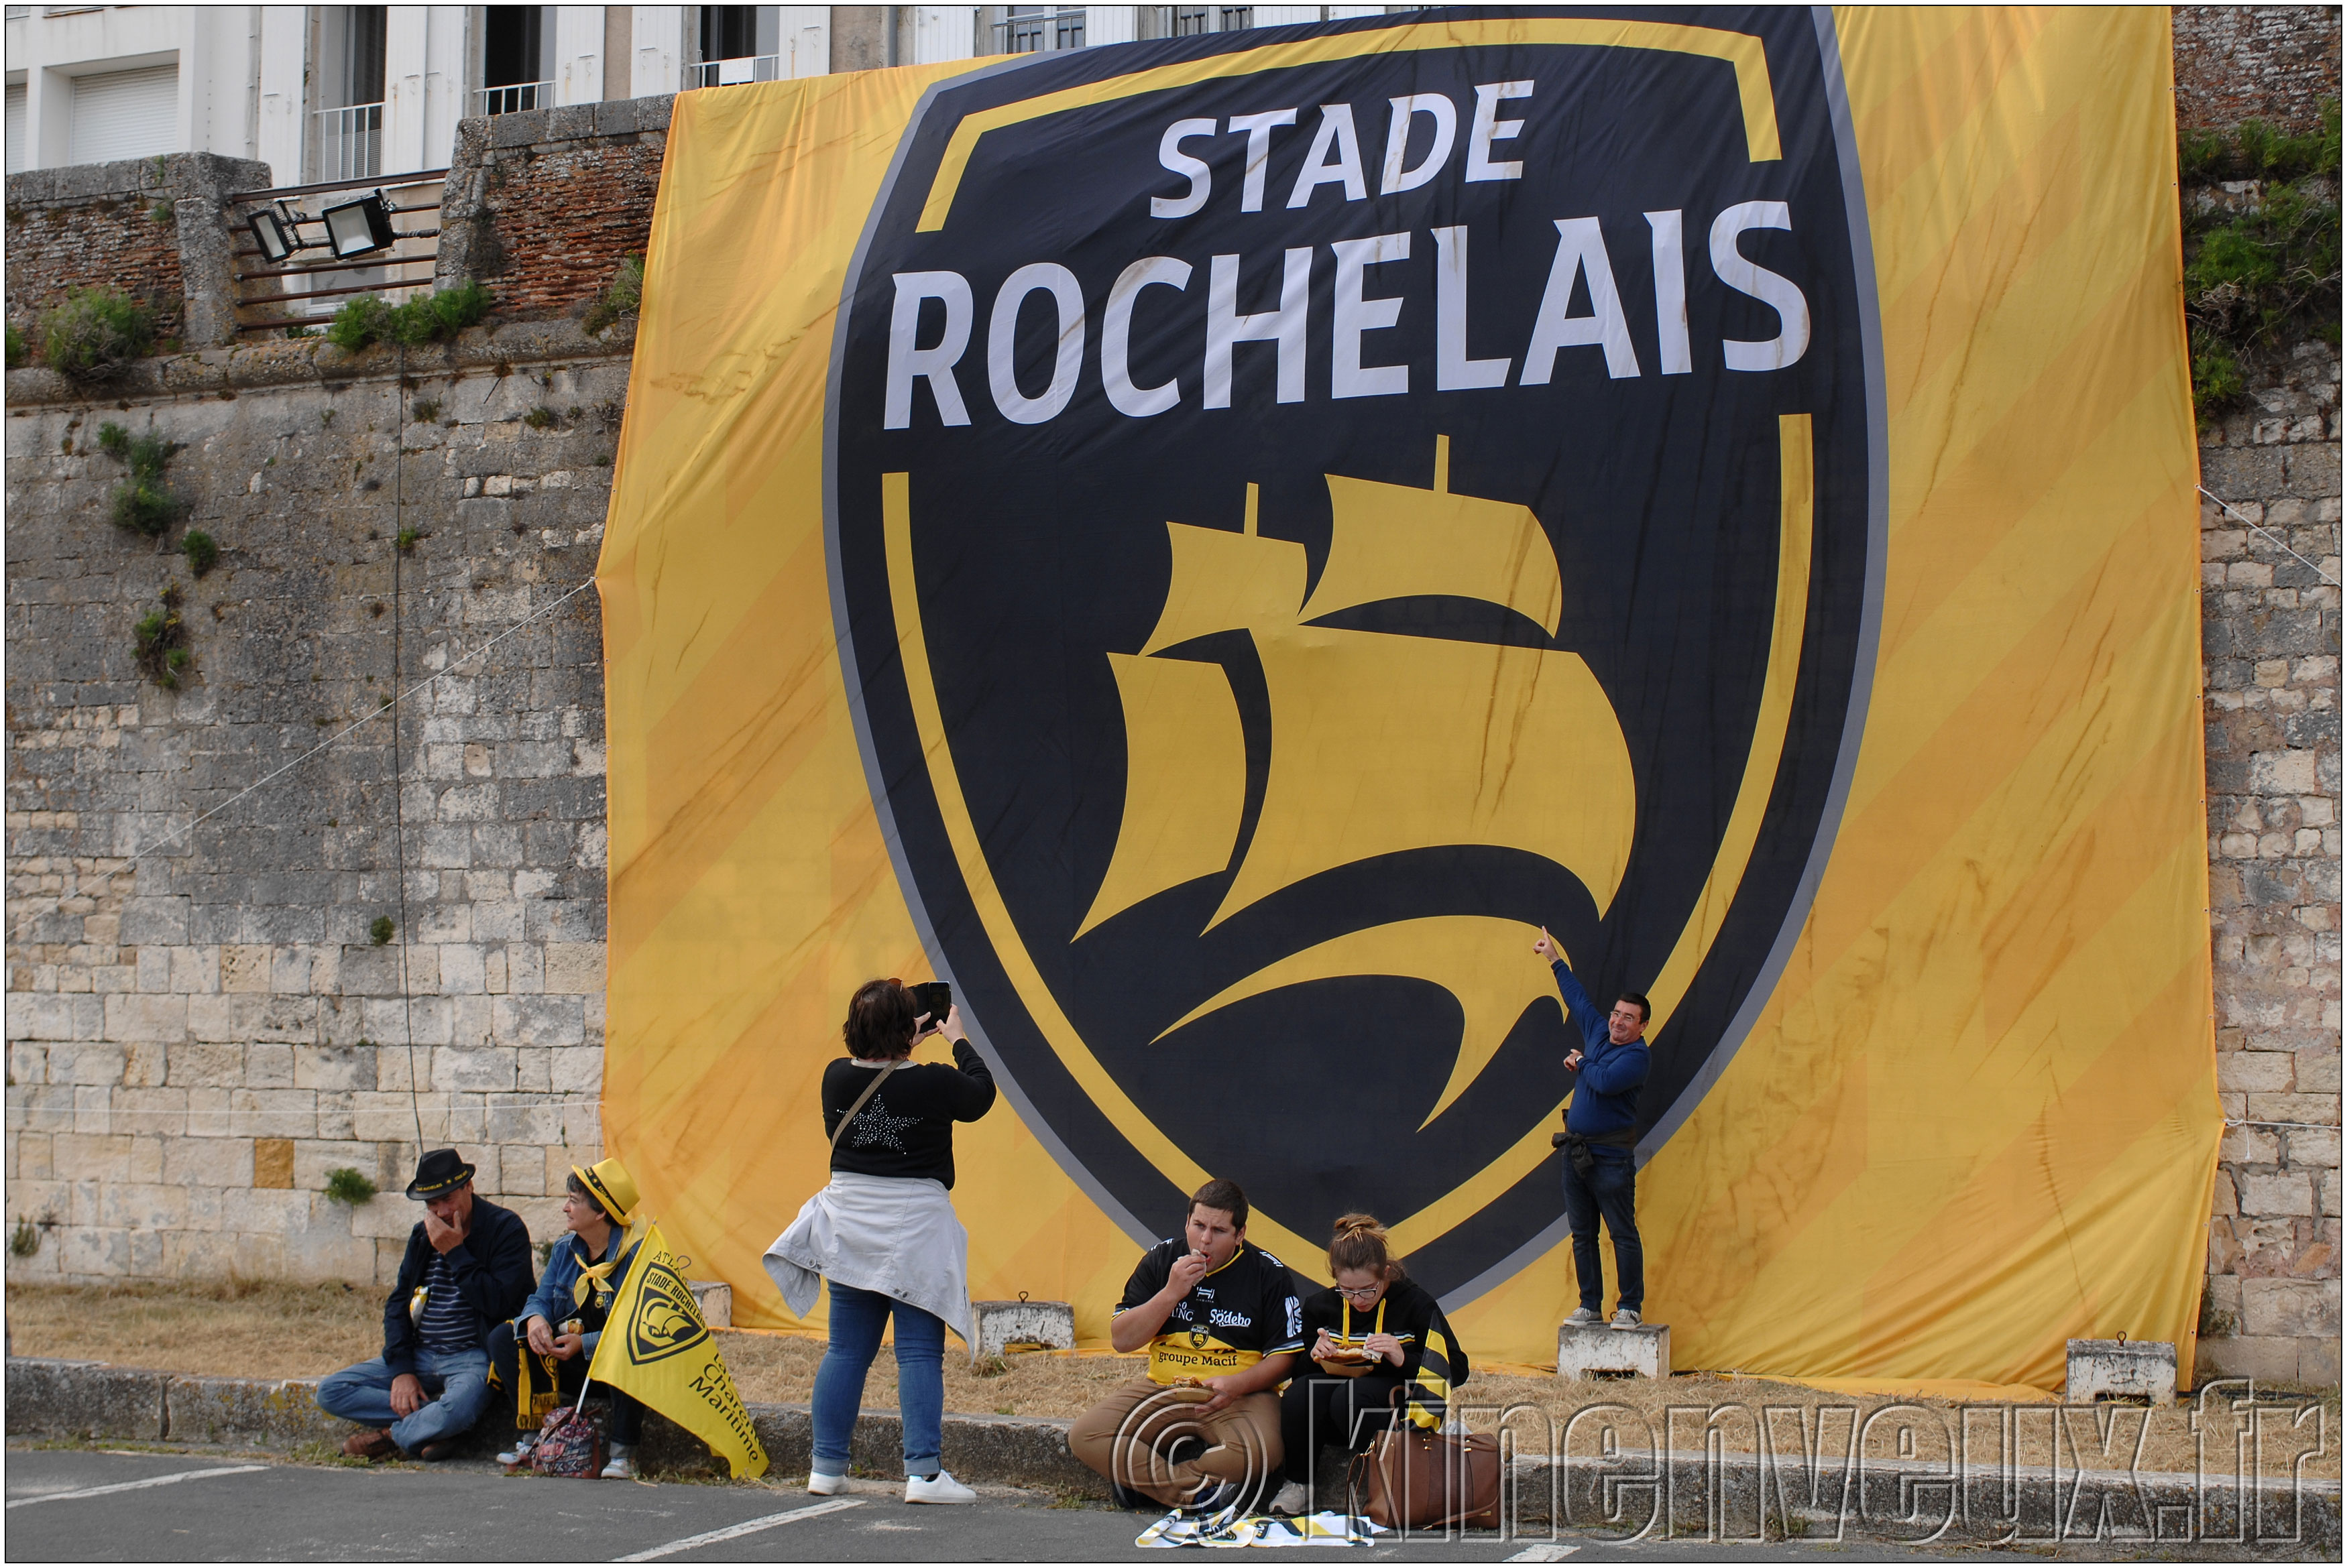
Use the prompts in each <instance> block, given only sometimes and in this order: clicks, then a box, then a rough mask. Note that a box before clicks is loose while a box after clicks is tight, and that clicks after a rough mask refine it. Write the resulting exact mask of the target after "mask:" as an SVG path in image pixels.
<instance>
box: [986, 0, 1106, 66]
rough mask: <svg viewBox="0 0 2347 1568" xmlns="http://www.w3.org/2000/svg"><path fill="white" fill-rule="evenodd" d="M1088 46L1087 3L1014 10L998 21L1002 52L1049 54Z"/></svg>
mask: <svg viewBox="0 0 2347 1568" xmlns="http://www.w3.org/2000/svg"><path fill="white" fill-rule="evenodd" d="M1083 46H1084V7H1082V6H1081V5H1074V6H1067V7H1063V8H1061V9H1059V10H1051V9H1049V8H1040V9H1037V10H1032V11H1013V12H1012V13H1011V14H1010V16H1009V17H1007V18H1006V19H1004V20H1002V21H1000V22H997V23H996V24H995V25H994V52H995V53H996V54H998V55H1038V54H1049V53H1052V52H1054V51H1057V50H1060V49H1081V48H1082V47H1083Z"/></svg>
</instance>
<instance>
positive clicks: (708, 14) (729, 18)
mask: <svg viewBox="0 0 2347 1568" xmlns="http://www.w3.org/2000/svg"><path fill="white" fill-rule="evenodd" d="M761 9H763V7H761V6H757V5H703V6H702V8H701V57H702V59H703V60H747V59H754V58H755V57H756V56H760V55H763V54H767V53H770V51H768V50H764V49H761V48H759V47H758V13H759V11H760V10H761Z"/></svg>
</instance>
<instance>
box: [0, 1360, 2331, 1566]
mask: <svg viewBox="0 0 2347 1568" xmlns="http://www.w3.org/2000/svg"><path fill="white" fill-rule="evenodd" d="M7 1371H8V1380H7V1430H8V1435H10V1436H11V1437H51V1438H76V1439H115V1440H118V1441H119V1440H127V1441H141V1442H164V1441H169V1442H200V1443H215V1444H221V1445H227V1446H233V1447H245V1448H258V1449H281V1450H282V1449H291V1448H295V1447H298V1446H300V1445H302V1444H304V1443H309V1442H327V1443H333V1444H337V1445H338V1444H339V1443H340V1442H341V1441H342V1440H343V1437H344V1436H345V1435H347V1434H348V1433H349V1431H351V1426H350V1423H348V1422H347V1421H342V1420H335V1419H334V1418H333V1417H331V1416H328V1415H327V1414H325V1412H323V1410H319V1409H318V1408H317V1403H316V1398H317V1387H318V1385H317V1382H316V1380H313V1379H307V1378H290V1379H285V1380H281V1381H267V1380H258V1379H241V1378H190V1377H182V1376H179V1375H176V1374H174V1373H170V1372H163V1371H153V1370H149V1369H141V1368H134V1367H114V1366H108V1365H106V1364H104V1363H102V1362H96V1361H53V1360H42V1359H34V1358H29V1357H15V1356H12V1357H10V1358H9V1359H8V1369H7ZM749 1409H750V1413H751V1416H752V1418H753V1420H755V1421H756V1422H757V1428H758V1440H759V1441H760V1442H761V1443H762V1444H764V1447H765V1450H766V1454H767V1458H768V1459H769V1461H771V1463H772V1466H773V1473H774V1474H775V1475H779V1476H789V1475H794V1474H795V1475H803V1474H805V1471H806V1469H807V1461H808V1458H809V1455H810V1453H811V1451H812V1448H813V1437H814V1429H813V1423H812V1420H811V1418H810V1416H809V1413H808V1410H807V1407H806V1406H805V1405H764V1404H755V1405H752V1406H750V1407H749ZM1071 1424H1072V1423H1071V1422H1069V1421H1065V1420H1051V1419H1048V1418H1044V1417H1036V1416H977V1415H958V1414H953V1413H950V1412H948V1414H947V1416H946V1418H945V1433H944V1436H945V1451H944V1456H943V1457H944V1461H945V1466H946V1468H947V1469H948V1470H949V1471H952V1472H953V1473H954V1474H955V1475H956V1476H958V1477H959V1478H960V1479H962V1480H964V1481H971V1482H979V1483H985V1484H990V1485H999V1486H1016V1487H1025V1488H1030V1489H1036V1490H1041V1491H1047V1492H1057V1493H1060V1494H1061V1495H1065V1496H1075V1497H1084V1498H1096V1499H1105V1498H1106V1497H1107V1496H1108V1484H1107V1482H1106V1481H1104V1480H1103V1479H1102V1477H1100V1476H1099V1475H1097V1474H1095V1473H1093V1472H1092V1471H1091V1470H1088V1469H1086V1468H1085V1467H1084V1466H1083V1465H1082V1464H1081V1463H1079V1462H1078V1461H1077V1460H1076V1458H1075V1456H1074V1455H1073V1454H1071V1452H1069V1451H1068V1430H1069V1427H1070V1426H1071ZM900 1431H901V1429H900V1427H899V1425H898V1421H897V1415H896V1412H894V1411H893V1410H866V1411H865V1412H864V1413H863V1416H862V1419H860V1420H858V1421H857V1422H856V1437H855V1441H854V1448H853V1462H854V1464H855V1465H856V1468H857V1469H858V1470H859V1471H863V1472H865V1473H866V1474H869V1475H875V1476H884V1477H885V1476H897V1475H901V1474H902V1473H903V1470H902V1465H901V1455H902V1452H903V1450H902V1448H901V1440H900V1436H899V1434H900ZM500 1435H502V1434H501V1431H499V1429H497V1427H496V1425H495V1423H493V1422H492V1423H487V1426H486V1428H485V1430H483V1431H480V1432H479V1434H478V1435H477V1436H476V1437H475V1438H474V1440H473V1441H472V1442H471V1443H469V1444H468V1445H467V1451H468V1453H469V1454H470V1455H471V1456H473V1457H478V1458H486V1457H487V1455H488V1454H490V1453H491V1452H493V1451H495V1449H496V1447H497V1441H496V1440H497V1437H498V1436H500ZM2228 1457H2229V1456H2228ZM644 1458H645V1460H646V1461H648V1462H649V1463H650V1464H651V1465H653V1466H656V1467H658V1468H661V1469H663V1470H667V1471H686V1472H696V1473H713V1472H716V1471H721V1470H722V1469H723V1465H722V1462H721V1461H718V1460H717V1459H715V1458H714V1457H713V1456H712V1454H711V1453H710V1451H708V1449H707V1448H705V1447H704V1446H702V1443H701V1442H700V1441H699V1440H698V1439H696V1438H694V1437H692V1435H691V1434H690V1433H688V1432H686V1431H683V1430H682V1428H680V1427H678V1426H676V1425H675V1424H674V1423H672V1422H671V1421H669V1420H666V1419H665V1418H663V1417H661V1416H659V1415H657V1414H655V1415H653V1416H652V1417H651V1420H650V1422H649V1423H648V1425H647V1427H646V1430H645V1433H644ZM1319 1474H1320V1485H1319V1487H1318V1493H1319V1502H1320V1503H1321V1505H1322V1506H1339V1507H1340V1506H1342V1504H1343V1492H1344V1463H1343V1456H1342V1455H1341V1454H1338V1453H1335V1452H1333V1451H1332V1452H1328V1453H1324V1454H1323V1455H1322V1464H1321V1466H1320V1471H1319ZM1511 1476H1512V1486H1511V1488H1510V1492H1511V1495H1510V1496H1509V1497H1508V1498H1507V1499H1506V1500H1505V1502H1503V1512H1504V1516H1505V1519H1506V1522H1507V1525H1508V1528H1509V1529H1510V1530H1511V1532H1535V1531H1545V1530H1548V1529H1550V1528H1551V1527H1553V1526H1556V1527H1564V1528H1569V1529H1577V1530H1592V1529H1594V1530H1604V1531H1608V1532H1619V1533H1620V1534H1621V1535H1622V1536H1623V1537H1624V1538H1648V1539H1695V1540H1705V1541H1723V1542H1733V1541H1759V1540H1766V1539H1781V1538H1783V1537H1785V1536H1787V1535H1796V1536H1800V1537H1804V1538H1807V1539H1809V1540H1824V1539H1847V1538H1855V1539H1859V1540H1866V1541H1876V1542H1890V1543H1907V1544H1922V1543H1929V1542H1933V1541H1945V1542H1963V1543H1973V1544H1978V1543H2011V1544H2016V1545H2024V1546H2025V1545H2032V1544H2053V1543H2059V1542H2065V1541H2066V1542H2072V1543H2077V1542H2086V1541H2102V1542H2108V1543H2128V1542H2135V1543H2146V1544H2150V1543H2173V1544H2179V1545H2180V1544H2189V1543H2202V1544H2222V1543H2235V1544H2239V1545H2243V1546H2248V1547H2257V1548H2265V1549H2268V1550H2269V1551H2270V1550H2272V1549H2289V1548H2292V1547H2295V1548H2298V1549H2299V1551H2298V1552H2297V1553H2289V1554H2291V1555H2298V1554H2304V1553H2328V1554H2329V1555H2330V1556H2331V1557H2332V1558H2333V1559H2335V1558H2336V1557H2337V1555H2338V1553H2339V1546H2340V1483H2339V1482H2337V1481H2300V1482H2298V1483H2296V1484H2295V1485H2293V1484H2292V1483H2291V1482H2287V1481H2267V1482H2262V1483H2260V1484H2258V1485H2255V1486H2252V1487H2249V1488H2242V1487H2240V1486H2238V1485H2236V1484H2235V1481H2234V1477H2233V1475H2232V1474H2231V1473H2230V1472H2229V1471H2228V1472H2220V1473H2215V1474H2211V1475H2208V1476H2205V1477H2198V1476H2193V1475H2188V1474H2174V1473H2170V1472H2166V1471H2135V1472H2128V1471H2089V1470H2080V1469H2077V1468H2075V1467H2068V1466H2057V1467H2055V1468H2052V1469H2050V1470H2048V1469H2044V1468H2037V1469H2022V1470H2014V1469H1993V1470H1991V1469H1986V1468H1983V1471H1979V1472H1976V1473H1973V1474H1972V1475H1968V1476H1966V1477H1965V1478H1964V1479H1963V1481H1962V1483H1961V1484H1959V1483H1958V1482H1957V1481H1955V1480H1954V1479H1953V1478H1952V1476H1951V1474H1950V1471H1949V1469H1948V1467H1947V1466H1945V1465H1941V1466H1938V1467H1932V1466H1929V1465H1917V1464H1914V1463H1911V1462H1910V1463H1907V1464H1903V1465H1899V1464H1885V1463H1878V1462H1874V1461H1870V1460H1867V1459H1866V1458H1865V1457H1864V1456H1862V1455H1861V1456H1859V1457H1858V1458H1857V1459H1856V1460H1855V1461H1852V1462H1844V1461H1840V1460H1838V1459H1836V1458H1835V1457H1834V1456H1832V1455H1830V1454H1829V1455H1827V1456H1825V1460H1824V1462H1823V1463H1821V1464H1810V1463H1806V1462H1804V1461H1802V1460H1801V1459H1800V1458H1799V1456H1762V1455H1755V1454H1747V1453H1734V1452H1726V1451H1723V1452H1720V1453H1717V1454H1705V1453H1701V1452H1680V1451H1670V1452H1665V1453H1663V1454H1646V1453H1628V1454H1624V1456H1622V1457H1620V1458H1617V1459H1614V1460H1611V1461H1594V1460H1581V1459H1575V1460H1572V1461H1566V1462H1563V1463H1559V1462H1556V1461H1552V1460H1550V1459H1548V1458H1546V1457H1545V1456H1539V1457H1532V1458H1519V1459H1517V1460H1515V1461H1513V1463H1512V1467H1511Z"/></svg>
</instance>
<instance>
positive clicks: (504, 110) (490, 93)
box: [473, 82, 554, 115]
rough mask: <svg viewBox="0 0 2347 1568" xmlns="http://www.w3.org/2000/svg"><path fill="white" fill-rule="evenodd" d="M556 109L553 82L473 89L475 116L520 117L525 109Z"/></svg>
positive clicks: (516, 83)
mask: <svg viewBox="0 0 2347 1568" xmlns="http://www.w3.org/2000/svg"><path fill="white" fill-rule="evenodd" d="M552 107H554V84H553V83H552V82H509V83H507V85H506V86H504V87H476V88H474V89H473V113H474V114H475V115H518V114H519V113H521V112H522V111H523V110H524V109H545V108H552Z"/></svg>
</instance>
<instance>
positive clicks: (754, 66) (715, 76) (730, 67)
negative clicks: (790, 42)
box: [684, 55, 789, 92]
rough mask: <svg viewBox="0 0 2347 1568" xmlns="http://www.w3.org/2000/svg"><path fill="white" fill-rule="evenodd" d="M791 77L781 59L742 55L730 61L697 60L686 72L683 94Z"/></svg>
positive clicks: (685, 69) (686, 68) (771, 56)
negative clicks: (698, 88)
mask: <svg viewBox="0 0 2347 1568" xmlns="http://www.w3.org/2000/svg"><path fill="white" fill-rule="evenodd" d="M787 75H789V73H788V72H786V71H785V70H784V69H783V57H782V56H780V55H743V56H739V57H738V58H735V59H731V60H696V61H694V62H693V63H692V64H691V65H689V66H685V68H684V90H685V91H686V92H691V91H692V89H693V88H695V87H739V86H741V85H742V84H743V83H744V82H778V81H781V80H782V79H783V78H784V76H787Z"/></svg>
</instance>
